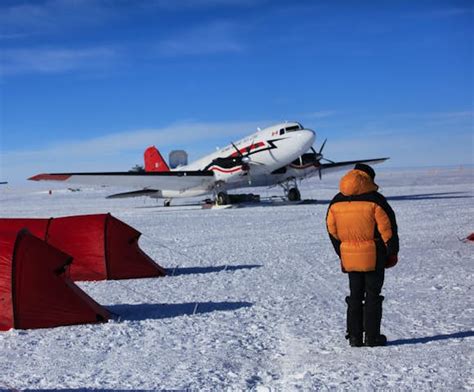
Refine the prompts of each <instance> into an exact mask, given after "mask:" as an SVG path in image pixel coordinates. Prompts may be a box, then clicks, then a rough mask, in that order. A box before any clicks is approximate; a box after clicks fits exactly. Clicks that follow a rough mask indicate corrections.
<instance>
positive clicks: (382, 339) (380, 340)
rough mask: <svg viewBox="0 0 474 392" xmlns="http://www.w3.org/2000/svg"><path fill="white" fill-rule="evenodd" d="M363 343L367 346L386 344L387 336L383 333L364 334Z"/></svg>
mask: <svg viewBox="0 0 474 392" xmlns="http://www.w3.org/2000/svg"><path fill="white" fill-rule="evenodd" d="M364 345H365V346H367V347H377V346H386V345H387V337H386V336H385V335H377V336H366V337H365V342H364Z"/></svg>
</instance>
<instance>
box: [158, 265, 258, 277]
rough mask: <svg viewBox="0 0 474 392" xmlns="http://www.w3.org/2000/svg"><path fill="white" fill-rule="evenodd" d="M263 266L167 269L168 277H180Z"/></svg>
mask: <svg viewBox="0 0 474 392" xmlns="http://www.w3.org/2000/svg"><path fill="white" fill-rule="evenodd" d="M261 267H263V265H259V264H245V265H218V266H213V267H176V268H168V269H167V272H168V276H180V275H195V274H210V273H214V272H221V271H229V272H230V271H237V270H245V269H253V268H261Z"/></svg>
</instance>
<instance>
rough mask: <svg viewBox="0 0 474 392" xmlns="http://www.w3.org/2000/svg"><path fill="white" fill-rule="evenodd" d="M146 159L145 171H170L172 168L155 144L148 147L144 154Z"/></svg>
mask: <svg viewBox="0 0 474 392" xmlns="http://www.w3.org/2000/svg"><path fill="white" fill-rule="evenodd" d="M143 157H144V160H145V171H147V172H168V171H170V168H169V167H168V165H167V164H166V162H165V160H164V159H163V157H162V156H161V154H160V152H159V151H158V149H157V148H156V147H155V146H151V147H148V148H147V149H146V150H145V153H144V154H143Z"/></svg>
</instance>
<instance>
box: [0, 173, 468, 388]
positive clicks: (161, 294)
mask: <svg viewBox="0 0 474 392" xmlns="http://www.w3.org/2000/svg"><path fill="white" fill-rule="evenodd" d="M380 169H382V167H380ZM339 177H340V175H332V176H328V177H327V178H323V181H321V182H320V181H319V180H317V179H315V180H310V181H308V182H306V183H303V184H302V186H301V190H302V195H303V197H304V198H311V199H318V200H319V203H317V204H302V205H283V204H273V205H270V204H262V205H260V206H252V207H247V208H233V209H223V210H203V209H200V208H198V207H196V206H185V207H171V208H168V209H167V208H163V207H161V206H160V205H158V204H157V203H156V201H153V200H150V199H144V198H139V199H128V200H105V199H104V195H107V194H109V193H112V192H110V191H109V190H107V189H96V190H92V189H84V190H83V191H81V192H70V191H64V190H60V189H57V187H56V188H54V190H53V193H52V194H51V195H49V194H48V192H45V191H44V190H46V189H49V188H47V187H49V185H46V186H45V185H44V184H42V185H41V186H42V187H43V188H42V190H40V189H39V188H35V189H19V188H14V187H10V186H6V187H3V188H0V207H1V209H0V216H3V217H20V216H24V217H50V216H64V215H74V214H83V213H103V212H111V213H113V214H114V215H115V216H116V217H118V218H119V219H121V220H123V221H125V222H127V223H128V224H130V225H132V226H133V227H135V228H137V229H138V230H140V231H141V232H142V233H143V236H142V238H141V240H140V244H141V247H142V248H143V249H144V250H145V251H146V252H147V253H148V254H149V255H150V256H152V257H153V258H154V259H155V260H156V261H157V262H158V263H159V264H161V265H162V266H165V267H168V268H170V269H172V270H174V276H168V277H165V278H159V279H141V280H124V281H107V282H87V283H79V285H80V286H81V287H82V288H83V289H84V290H85V291H87V293H89V294H90V295H91V296H92V297H93V298H94V299H95V300H96V301H98V302H99V303H100V304H102V305H104V306H106V307H107V308H108V309H109V310H111V311H112V312H114V313H116V314H117V315H120V319H117V320H113V321H110V322H109V323H107V324H99V325H79V326H69V327H61V328H53V329H43V330H26V331H22V330H10V331H8V332H4V333H1V334H0V389H1V388H3V389H20V390H22V389H82V388H83V389H98V390H100V389H107V390H114V389H122V390H127V389H130V390H132V389H133V390H162V389H173V390H183V389H195V390H212V391H218V390H251V389H254V390H281V391H292V390H304V391H309V390H322V391H326V390H354V391H367V390H368V391H371V390H413V391H420V390H426V391H428V390H429V391H431V390H438V391H458V390H463V389H464V390H473V389H474V377H473V370H472V369H473V368H474V366H473V364H474V361H473V359H474V350H473V348H474V312H473V305H474V295H473V294H474V292H473V284H474V279H473V272H474V243H472V242H471V243H464V242H461V241H459V239H458V238H462V237H466V236H467V235H468V234H470V233H472V232H474V169H473V168H472V167H465V168H451V169H417V170H408V169H405V170H389V169H384V170H380V171H378V174H377V177H376V181H377V182H378V184H379V185H380V188H381V192H382V193H383V194H385V195H386V196H387V197H388V198H389V202H390V204H391V205H392V207H393V208H394V210H395V212H396V213H397V218H398V223H399V234H400V243H401V252H400V255H399V256H400V257H399V264H398V265H397V266H396V267H395V268H393V269H390V270H388V271H387V274H386V281H385V286H384V290H383V294H384V295H385V297H386V299H385V302H384V317H383V323H382V324H383V325H382V327H383V328H382V329H383V332H384V333H385V334H386V335H387V337H388V338H389V340H390V345H389V346H387V347H382V348H351V347H349V345H348V343H347V341H346V340H345V339H344V334H345V302H344V297H345V296H346V295H347V291H348V282H347V277H346V276H345V275H344V274H342V273H341V272H340V268H339V261H338V259H337V257H336V255H335V253H334V251H333V249H332V246H331V244H330V241H329V239H328V236H327V234H326V228H325V221H324V219H325V215H326V209H327V206H328V202H329V200H330V199H331V198H332V196H333V195H334V194H335V193H336V192H337V183H338V179H339ZM122 191H123V190H122ZM254 192H256V190H254ZM260 193H261V194H262V196H270V195H274V194H275V195H276V194H278V195H279V194H281V192H280V190H279V189H271V190H264V191H263V192H260ZM196 304H197V307H196Z"/></svg>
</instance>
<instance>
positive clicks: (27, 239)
mask: <svg viewBox="0 0 474 392" xmlns="http://www.w3.org/2000/svg"><path fill="white" fill-rule="evenodd" d="M71 261H72V258H71V256H69V255H67V254H65V253H63V252H61V251H60V250H58V249H56V248H55V247H53V246H51V245H48V244H47V243H45V242H44V241H43V240H41V239H39V238H37V237H35V236H34V235H32V234H31V233H29V232H28V231H27V230H21V231H20V232H19V233H13V232H11V231H8V232H5V231H0V331H6V330H9V329H11V328H19V329H30V328H50V327H57V326H61V325H71V324H84V323H98V322H105V321H107V320H108V319H109V317H110V314H109V312H108V311H107V310H106V309H105V308H103V307H102V306H100V305H99V304H98V303H96V302H95V301H94V300H93V299H92V298H91V297H89V296H88V295H87V294H86V293H85V292H84V291H82V290H81V289H80V288H79V287H78V286H76V285H75V284H74V282H72V281H71V280H70V279H69V278H68V277H67V274H66V271H67V268H68V266H69V264H70V263H71Z"/></svg>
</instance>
